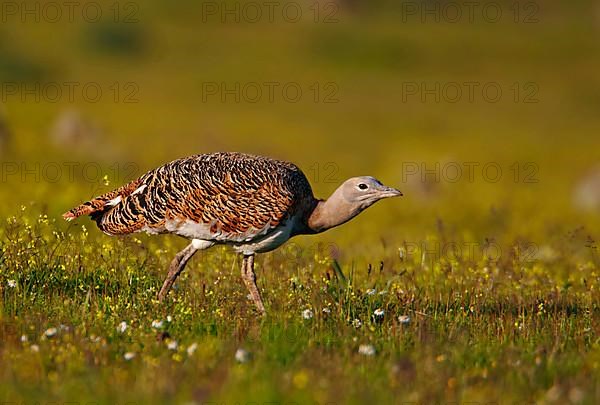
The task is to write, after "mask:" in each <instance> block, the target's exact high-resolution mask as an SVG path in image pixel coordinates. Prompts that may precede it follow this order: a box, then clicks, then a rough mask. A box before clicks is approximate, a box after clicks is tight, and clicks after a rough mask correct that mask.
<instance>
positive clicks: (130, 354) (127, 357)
mask: <svg viewBox="0 0 600 405" xmlns="http://www.w3.org/2000/svg"><path fill="white" fill-rule="evenodd" d="M134 357H135V353H134V352H127V353H125V354H124V355H123V358H124V359H125V360H127V361H129V360H132V359H133V358H134Z"/></svg>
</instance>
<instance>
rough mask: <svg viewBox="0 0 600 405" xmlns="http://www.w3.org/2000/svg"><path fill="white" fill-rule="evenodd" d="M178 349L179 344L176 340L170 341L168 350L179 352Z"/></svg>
mask: <svg viewBox="0 0 600 405" xmlns="http://www.w3.org/2000/svg"><path fill="white" fill-rule="evenodd" d="M178 347H179V344H177V341H176V340H169V343H167V349H169V350H177V348H178Z"/></svg>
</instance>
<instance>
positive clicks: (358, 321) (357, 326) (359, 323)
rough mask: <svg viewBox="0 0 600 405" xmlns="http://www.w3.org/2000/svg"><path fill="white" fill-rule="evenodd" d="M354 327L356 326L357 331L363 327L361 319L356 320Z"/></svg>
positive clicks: (353, 323)
mask: <svg viewBox="0 0 600 405" xmlns="http://www.w3.org/2000/svg"><path fill="white" fill-rule="evenodd" d="M352 326H354V327H355V328H356V329H358V328H360V327H361V326H362V321H361V320H360V319H358V318H356V319H355V320H353V321H352Z"/></svg>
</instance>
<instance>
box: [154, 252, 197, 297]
mask: <svg viewBox="0 0 600 405" xmlns="http://www.w3.org/2000/svg"><path fill="white" fill-rule="evenodd" d="M198 250H199V249H198V247H196V246H194V243H190V244H189V245H188V246H187V247H186V248H185V249H183V250H182V251H181V252H179V253H177V255H176V256H175V258H174V259H173V261H172V262H171V265H170V266H169V274H167V278H166V279H165V282H164V283H163V286H162V288H161V289H160V292H159V293H158V300H159V301H160V302H163V300H164V299H165V297H166V296H167V294H168V293H169V290H170V289H171V286H172V285H173V283H174V282H175V280H176V279H177V277H178V276H179V274H180V273H181V272H182V271H183V269H184V268H185V265H186V264H187V262H188V260H190V259H191V258H192V256H193V255H194V253H196V252H197V251H198Z"/></svg>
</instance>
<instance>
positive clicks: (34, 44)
mask: <svg viewBox="0 0 600 405" xmlns="http://www.w3.org/2000/svg"><path fill="white" fill-rule="evenodd" d="M229 3H232V2H229ZM343 3H344V4H346V3H349V4H350V5H349V6H342V7H341V8H340V11H339V15H337V16H336V17H338V19H339V22H338V23H333V24H318V23H317V24H315V23H313V22H311V19H310V18H306V19H303V20H302V21H301V22H298V23H295V24H290V23H286V22H284V21H277V22H275V23H269V22H262V23H257V24H249V23H240V24H235V23H233V24H231V23H229V24H221V23H219V22H218V21H214V20H210V21H209V22H207V23H200V22H201V21H202V14H201V7H200V6H199V5H198V2H182V3H177V4H176V3H164V2H163V3H161V2H158V1H147V2H144V3H143V4H142V3H140V4H139V10H138V13H137V14H136V17H137V20H139V21H138V22H135V23H132V24H127V25H124V24H119V23H114V21H111V15H112V14H111V12H112V11H111V10H112V9H111V7H112V6H113V4H114V2H113V1H110V2H109V1H100V2H98V4H101V5H102V6H103V7H104V10H105V11H106V13H105V18H104V19H103V21H101V22H99V23H97V24H87V23H85V22H83V21H81V20H80V19H79V20H78V21H76V22H74V23H68V22H65V21H62V23H56V24H54V23H47V22H43V21H42V22H40V23H31V22H29V23H22V22H20V21H19V19H18V18H16V19H15V18H14V17H10V18H8V20H7V21H6V22H3V23H2V24H1V25H0V34H2V35H0V53H1V54H2V58H1V61H0V84H3V83H12V84H18V85H20V86H30V87H31V86H34V85H35V84H40V85H44V84H48V83H64V82H70V81H77V82H79V83H81V86H82V85H83V84H85V83H90V82H93V83H96V84H97V85H99V86H100V87H101V89H102V90H103V92H104V96H103V97H102V98H101V99H100V100H99V101H98V102H97V103H92V102H89V101H86V100H85V99H83V98H82V96H81V94H80V93H79V92H77V93H76V95H75V100H74V101H72V102H71V101H69V100H68V99H67V97H61V98H60V100H58V102H56V103H54V102H47V101H43V100H42V101H41V102H36V101H35V100H34V99H31V98H29V99H28V100H26V101H25V102H23V101H22V100H21V98H20V97H19V96H18V95H17V96H11V95H6V94H3V96H6V100H3V102H2V105H1V106H0V120H4V119H5V120H6V126H7V127H8V128H9V129H10V131H11V133H12V137H11V138H10V139H9V140H8V141H7V142H8V144H9V147H8V148H7V149H3V150H1V151H0V153H2V162H1V165H0V183H1V186H0V201H2V204H0V246H1V255H0V334H1V336H0V364H1V366H0V402H4V401H8V402H15V403H19V404H20V403H25V404H30V403H40V404H47V403H67V402H79V403H107V404H108V403H118V404H124V403H127V402H135V403H165V402H173V403H181V404H185V403H198V404H201V403H219V404H236V403H239V404H249V403H259V404H264V403H268V402H280V403H286V404H289V403H297V404H317V403H318V404H327V403H336V404H342V403H386V404H387V403H394V404H402V403H414V404H436V405H437V404H446V403H452V402H454V403H461V404H463V403H468V402H471V403H480V404H484V403H485V404H488V403H497V404H531V403H540V404H541V403H560V404H562V403H573V404H595V403H599V402H600V385H599V383H598V381H600V371H599V367H600V340H599V338H598V336H599V335H600V313H599V312H600V308H599V304H598V303H599V302H600V297H599V292H598V288H599V287H600V286H599V282H600V279H599V275H600V270H599V267H600V254H599V252H598V240H599V239H600V215H599V214H598V212H597V211H582V210H580V209H579V208H577V206H575V205H574V204H573V190H574V188H575V186H576V184H577V182H578V180H579V179H580V178H581V177H582V176H583V175H584V174H585V173H586V172H587V171H588V170H589V169H590V168H591V167H594V166H595V165H597V164H598V163H599V161H598V150H599V149H600V143H599V138H598V128H600V115H598V107H599V106H600V98H599V97H598V94H600V80H599V77H598V74H597V72H598V69H599V67H600V59H599V55H600V43H599V42H598V41H597V36H598V35H597V33H598V21H597V17H596V15H597V10H596V8H597V6H596V5H595V4H594V3H593V2H591V1H580V2H576V4H566V3H564V4H563V3H560V2H558V1H554V2H553V1H549V2H544V3H543V4H542V3H540V4H539V5H540V10H539V14H538V17H539V23H535V24H515V23H512V22H510V21H503V22H500V23H497V24H490V23H484V22H482V21H481V20H480V21H478V22H477V23H475V24H448V23H434V24H430V23H428V24H421V23H420V22H419V19H418V18H415V19H410V20H409V21H408V22H405V23H403V22H401V16H400V15H399V12H400V9H399V7H401V4H400V5H398V4H397V2H377V4H378V5H379V6H374V5H367V3H364V4H359V3H357V2H343ZM355 3H356V4H355ZM127 4H129V3H127ZM302 4H304V3H302ZM353 4H354V5H353ZM369 4H371V3H369ZM501 4H502V5H503V7H504V11H505V12H507V13H508V11H507V10H510V6H511V5H512V4H514V2H501ZM522 5H524V4H522ZM121 6H122V7H125V6H126V4H125V3H121ZM307 7H308V5H306V8H305V10H307V9H308V8H307ZM121 11H122V12H126V11H131V10H125V9H123V10H121ZM307 15H309V14H307ZM506 15H510V14H506ZM270 81H277V82H280V83H290V82H293V83H297V84H298V85H300V86H301V87H302V89H304V91H305V92H306V94H308V95H310V96H307V97H304V98H302V100H300V101H299V102H298V103H290V102H286V101H285V100H282V99H281V97H279V98H277V99H276V101H275V102H273V103H270V102H268V101H267V100H266V99H263V100H261V101H260V102H258V103H249V102H240V103H236V102H225V103H223V102H221V101H220V97H218V96H217V97H212V98H209V100H208V101H206V102H203V98H202V94H201V91H202V85H203V83H206V82H211V83H222V82H225V83H226V84H227V85H228V86H229V87H231V86H233V85H234V84H235V83H237V82H239V83H241V84H245V83H250V82H258V83H262V82H270ZM471 81H477V82H481V83H486V82H495V83H499V84H500V86H501V87H502V89H503V90H504V92H505V94H506V95H507V97H506V98H503V99H502V100H501V101H500V102H498V103H489V102H485V101H484V100H482V99H481V98H476V100H475V102H472V103H471V102H468V101H466V100H460V101H459V102H456V103H448V102H440V103H436V102H433V101H431V100H430V101H427V102H421V101H420V99H419V97H414V98H411V99H409V100H408V101H403V97H402V86H403V84H405V83H407V82H411V83H422V82H425V83H427V84H429V85H431V84H432V83H436V82H440V83H449V82H457V83H463V82H471ZM115 82H117V83H118V86H117V88H118V89H119V90H120V93H119V97H118V100H117V102H115V100H114V92H113V90H112V89H113V88H114V87H112V86H113V85H114V84H115ZM529 82H535V84H536V85H537V86H538V90H539V91H538V93H537V94H536V97H537V99H538V101H539V102H537V103H531V104H528V103H522V102H514V101H513V99H512V98H511V97H510V96H512V93H511V91H512V90H511V86H512V85H513V84H514V83H518V84H519V86H521V87H520V88H522V86H523V85H524V84H525V83H529ZM131 83H133V84H134V85H135V86H137V87H135V88H137V89H138V91H137V92H136V94H135V98H136V100H137V102H135V103H124V102H123V97H125V95H126V94H129V93H127V90H128V89H130V88H127V87H125V86H126V85H127V84H131ZM314 83H318V85H319V86H318V87H319V88H320V89H321V91H324V90H325V85H326V84H327V83H335V84H336V85H337V89H338V90H337V93H336V95H335V97H336V98H337V99H338V100H339V102H337V103H322V102H314V100H313V97H312V96H313V93H311V92H310V91H311V90H310V88H311V87H310V86H312V85H313V84H314ZM321 95H322V93H321ZM67 110H75V111H77V112H79V113H80V114H81V116H83V117H84V118H85V119H86V120H88V121H89V122H90V123H89V125H90V126H92V127H94V128H97V129H98V130H97V136H98V137H97V138H96V139H93V140H91V141H90V140H88V141H87V143H86V142H85V140H84V142H82V143H81V144H76V143H74V144H70V143H64V144H57V143H55V142H53V140H52V138H51V136H50V135H49V134H50V133H51V132H52V128H53V127H54V124H55V122H56V120H57V117H58V116H59V115H60V114H62V113H63V112H64V111H67ZM0 127H2V125H0ZM217 150H235V151H242V152H251V153H259V154H264V155H269V156H273V157H277V158H281V159H286V160H291V161H293V162H295V163H297V164H298V165H299V167H300V168H302V169H303V170H304V172H305V173H306V175H307V177H308V178H309V180H310V182H311V184H312V186H313V189H314V191H315V194H316V195H317V196H318V197H326V196H327V195H328V194H329V193H331V192H332V191H333V190H334V189H335V187H336V186H337V184H338V183H340V182H341V181H343V180H344V179H345V178H347V177H350V176H356V175H373V176H375V177H377V178H379V179H380V180H381V181H383V182H384V183H386V184H389V185H391V186H395V187H398V188H399V189H400V190H402V191H403V192H404V194H405V197H403V198H402V199H397V200H393V201H391V200H390V201H383V202H381V203H378V204H376V205H375V206H374V207H372V208H369V210H368V211H366V212H365V213H363V214H361V215H360V216H358V217H357V218H356V219H354V220H352V221H351V222H350V223H348V224H345V225H343V226H342V227H339V228H336V229H333V230H331V231H328V232H326V233H324V234H322V235H316V236H311V237H308V236H302V237H298V238H295V239H293V240H292V241H290V242H288V244H286V245H284V246H283V247H282V248H281V249H278V250H277V251H275V252H271V253H268V254H264V255H259V256H258V257H257V261H256V266H257V274H258V277H259V281H258V284H259V287H260V289H261V291H262V294H263V297H264V300H265V303H266V306H267V311H268V316H267V318H264V319H263V318H258V317H257V316H256V312H255V310H254V309H253V307H252V303H251V301H249V300H248V299H247V297H246V295H247V292H246V290H245V288H244V286H243V283H242V281H241V277H240V275H239V274H240V270H239V266H240V259H239V258H238V257H236V255H235V254H234V253H232V252H231V251H229V250H227V249H226V248H213V249H211V250H209V251H206V252H202V253H198V254H197V255H196V256H195V257H194V259H193V260H192V261H191V263H190V264H189V265H188V268H187V269H186V271H185V272H184V273H183V275H182V276H181V278H180V279H179V280H178V282H177V283H176V285H175V288H174V289H173V291H172V292H171V294H170V295H169V297H168V300H167V302H165V303H164V304H163V305H160V304H159V303H158V302H157V300H156V294H157V292H158V289H159V288H160V286H161V283H162V281H163V278H164V277H165V274H166V269H167V266H168V264H169V262H170V260H171V259H172V257H173V256H174V255H175V254H176V252H177V251H178V250H180V249H181V248H183V247H184V245H185V241H183V240H181V239H178V238H176V237H173V236H157V237H148V236H145V235H133V236H129V237H123V238H110V237H108V236H106V235H104V234H102V233H101V232H100V231H98V230H97V229H96V227H95V225H94V224H93V223H92V222H91V221H89V220H88V219H81V220H78V221H76V222H75V223H71V224H68V223H66V222H64V221H62V219H60V214H61V213H63V212H65V211H66V210H68V209H70V208H72V207H73V206H75V205H77V204H79V203H80V202H82V201H84V200H86V199H88V198H89V197H93V196H95V195H97V194H100V193H102V192H104V191H109V190H111V189H112V188H114V187H117V186H119V185H121V184H122V183H124V182H125V181H126V180H128V179H131V177H132V176H134V175H140V174H142V173H143V172H144V171H145V170H147V169H151V168H154V167H156V166H157V165H159V164H162V163H164V162H166V161H169V160H172V159H175V158H178V157H181V156H185V155H189V154H195V153H204V152H212V151H217ZM73 162H76V163H79V164H80V165H81V166H79V167H78V168H76V169H75V172H74V176H73V178H70V176H68V175H67V168H68V167H69V165H70V164H71V163H73ZM128 162H129V163H134V166H128V165H127V164H128ZM452 162H457V163H459V164H460V165H461V166H462V167H463V168H464V167H465V166H464V164H465V163H466V162H476V163H477V164H478V168H482V167H483V166H484V165H485V164H487V163H493V164H496V165H499V166H500V167H501V169H502V171H503V175H502V177H501V179H500V180H499V181H498V182H492V181H488V180H486V179H485V178H484V176H483V175H482V172H481V171H480V170H479V169H478V170H477V171H476V172H475V177H474V179H473V180H472V181H469V180H468V179H467V177H466V175H463V176H462V177H461V178H460V180H459V181H457V182H452V181H448V179H447V178H441V179H439V181H436V180H432V178H431V176H430V177H429V178H427V179H426V181H422V179H421V177H420V175H421V174H422V173H421V172H419V173H418V174H416V175H414V176H411V177H409V178H407V177H406V164H409V165H413V164H416V165H417V166H418V167H421V166H420V165H425V168H427V169H431V168H434V167H435V165H436V164H440V165H441V167H443V166H444V165H445V164H448V163H452ZM90 163H91V164H93V165H94V166H98V167H100V172H99V173H98V174H97V175H96V174H95V173H94V175H93V176H91V177H89V176H88V177H86V176H85V175H84V174H83V173H82V171H81V167H82V166H83V165H85V164H90ZM49 164H50V165H52V164H58V165H59V167H60V168H62V170H63V172H62V175H61V176H59V177H58V178H57V179H56V181H51V179H49V176H46V175H44V174H43V172H42V173H41V174H40V171H41V170H42V169H43V168H44V167H48V166H47V165H49ZM515 164H517V165H516V166H515ZM527 164H534V167H535V168H537V170H536V171H535V176H534V178H535V180H536V182H533V183H529V182H525V181H524V176H525V175H526V174H528V173H529V172H527V171H526V167H527V166H526V165H527ZM36 165H40V166H39V168H40V169H38V168H37V167H38V166H36ZM115 165H118V167H119V168H120V170H117V171H115V167H116V166H115ZM516 167H518V168H519V169H518V171H517V172H516V174H518V175H519V176H518V177H517V180H515V168H516ZM131 168H133V169H134V170H131ZM14 170H16V171H14ZM32 172H33V173H38V174H39V177H38V178H36V176H35V174H32ZM50 175H51V174H50ZM105 175H106V178H104V177H105ZM21 207H22V208H21ZM323 309H328V312H324V311H323ZM307 310H310V311H311V312H312V313H313V317H312V318H310V319H304V317H303V313H304V311H307ZM375 310H383V311H384V315H383V317H381V318H377V317H376V316H375V315H374V312H375ZM405 316H406V317H409V318H410V321H409V322H408V323H403V322H401V321H400V319H399V317H405ZM167 319H170V321H167ZM401 319H405V318H401ZM122 322H126V325H127V327H126V329H125V331H124V332H122V333H121V332H120V331H118V330H117V328H118V327H119V326H120V325H121V323H122ZM153 322H154V323H155V325H156V323H160V322H162V328H160V329H156V328H154V327H153V326H152V325H153ZM52 328H56V333H55V334H53V333H52V332H53V331H54V330H53V329H52ZM47 331H48V334H50V335H52V336H47V334H46V332H47ZM22 336H25V337H26V339H23V340H25V341H22ZM174 341H176V342H177V347H175V344H174V343H173V342H174ZM169 344H170V345H171V349H170V348H169ZM193 345H195V346H193ZM361 345H371V346H372V347H373V348H374V350H375V354H374V355H372V356H368V355H364V354H361V353H359V348H360V347H361ZM190 347H195V348H196V349H195V351H194V352H193V353H192V354H188V348H190ZM238 349H244V350H246V351H247V352H248V353H250V355H249V360H248V361H246V362H244V363H240V362H238V361H236V358H235V354H236V351H237V350H238ZM190 351H192V350H191V349H190ZM126 353H130V355H131V353H133V356H134V357H133V358H131V359H129V360H127V359H126V358H125V357H124V356H125V354H126Z"/></svg>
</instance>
